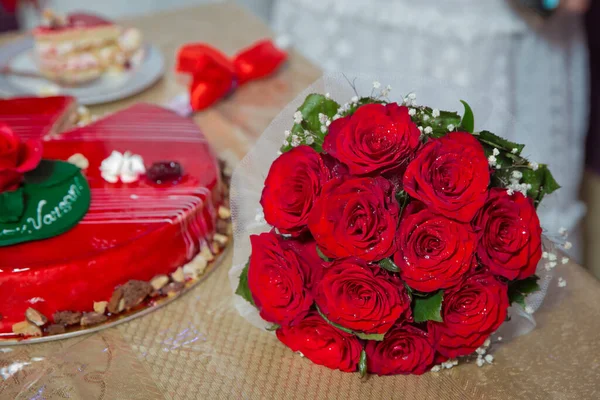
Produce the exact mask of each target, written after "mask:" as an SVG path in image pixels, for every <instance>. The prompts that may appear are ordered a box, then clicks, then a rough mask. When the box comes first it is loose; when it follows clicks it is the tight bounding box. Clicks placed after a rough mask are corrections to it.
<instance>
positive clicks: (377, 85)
mask: <svg viewBox="0 0 600 400" xmlns="http://www.w3.org/2000/svg"><path fill="white" fill-rule="evenodd" d="M373 87H374V88H375V89H379V88H380V87H381V83H380V82H379V81H373Z"/></svg>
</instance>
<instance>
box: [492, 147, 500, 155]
mask: <svg viewBox="0 0 600 400" xmlns="http://www.w3.org/2000/svg"><path fill="white" fill-rule="evenodd" d="M492 154H493V155H495V156H497V155H499V154H500V150H498V149H497V148H495V147H494V150H492Z"/></svg>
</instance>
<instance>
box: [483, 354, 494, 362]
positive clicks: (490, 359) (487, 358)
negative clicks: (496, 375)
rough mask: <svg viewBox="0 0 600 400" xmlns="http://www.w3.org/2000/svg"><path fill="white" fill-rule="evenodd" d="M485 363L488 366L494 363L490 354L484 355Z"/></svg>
mask: <svg viewBox="0 0 600 400" xmlns="http://www.w3.org/2000/svg"><path fill="white" fill-rule="evenodd" d="M485 361H486V362H487V363H488V364H491V363H492V362H494V356H493V355H491V354H486V356H485Z"/></svg>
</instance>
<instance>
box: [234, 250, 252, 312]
mask: <svg viewBox="0 0 600 400" xmlns="http://www.w3.org/2000/svg"><path fill="white" fill-rule="evenodd" d="M249 269H250V260H248V262H247V263H246V266H245V267H244V269H243V270H242V274H241V275H240V282H239V283H238V287H237V289H236V290H235V294H237V295H238V296H241V297H242V298H243V299H244V300H246V301H247V302H248V303H250V304H252V305H253V306H254V307H256V304H255V303H254V299H253V298H252V293H251V292H250V287H249V286H248V270H249Z"/></svg>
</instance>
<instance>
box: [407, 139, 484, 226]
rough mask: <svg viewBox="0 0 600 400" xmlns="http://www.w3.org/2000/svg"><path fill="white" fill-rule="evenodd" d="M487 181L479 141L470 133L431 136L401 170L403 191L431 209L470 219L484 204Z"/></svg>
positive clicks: (462, 218) (457, 218)
mask: <svg viewBox="0 0 600 400" xmlns="http://www.w3.org/2000/svg"><path fill="white" fill-rule="evenodd" d="M489 183H490V173H489V167H488V161H487V158H486V157H485V153H484V151H483V147H482V146H481V143H479V141H478V140H477V139H476V138H475V137H474V136H473V135H471V134H470V133H465V132H451V133H449V134H447V135H446V136H444V137H441V138H439V139H431V140H430V141H429V142H428V143H427V144H426V145H425V146H424V147H423V148H422V149H421V151H419V152H418V154H417V156H416V158H415V159H414V160H413V161H412V162H411V163H410V164H409V165H408V168H407V169H406V172H405V173H404V190H406V192H407V193H408V194H409V195H410V196H411V197H413V198H415V199H418V200H421V201H422V202H423V203H425V205H426V206H427V207H429V208H431V209H432V210H433V211H435V212H437V213H440V214H442V215H444V216H446V217H448V218H452V219H455V220H457V221H462V222H469V221H471V220H472V219H473V217H474V216H475V214H476V213H477V211H479V209H480V208H481V207H482V206H483V203H484V202H485V199H486V197H487V188H488V185H489Z"/></svg>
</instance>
